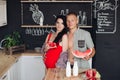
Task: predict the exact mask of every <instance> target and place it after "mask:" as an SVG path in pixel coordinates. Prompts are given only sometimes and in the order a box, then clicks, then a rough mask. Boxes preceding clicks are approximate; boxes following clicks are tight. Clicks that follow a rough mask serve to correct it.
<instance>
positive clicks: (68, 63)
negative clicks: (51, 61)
mask: <svg viewBox="0 0 120 80" xmlns="http://www.w3.org/2000/svg"><path fill="white" fill-rule="evenodd" d="M70 76H71V66H70V62H69V61H68V62H67V66H66V77H70Z"/></svg>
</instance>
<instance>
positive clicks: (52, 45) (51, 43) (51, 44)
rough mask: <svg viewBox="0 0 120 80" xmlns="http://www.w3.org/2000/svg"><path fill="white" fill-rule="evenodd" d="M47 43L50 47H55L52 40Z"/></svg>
mask: <svg viewBox="0 0 120 80" xmlns="http://www.w3.org/2000/svg"><path fill="white" fill-rule="evenodd" d="M48 45H49V46H50V47H56V43H54V42H48Z"/></svg>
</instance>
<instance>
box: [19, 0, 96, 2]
mask: <svg viewBox="0 0 120 80" xmlns="http://www.w3.org/2000/svg"><path fill="white" fill-rule="evenodd" d="M93 1H94V0H74V1H73V0H21V2H93Z"/></svg>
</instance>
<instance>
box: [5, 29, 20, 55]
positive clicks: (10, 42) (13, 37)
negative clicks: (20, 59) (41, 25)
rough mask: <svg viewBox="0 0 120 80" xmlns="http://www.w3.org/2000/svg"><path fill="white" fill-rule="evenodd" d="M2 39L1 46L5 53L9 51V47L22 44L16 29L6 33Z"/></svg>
mask: <svg viewBox="0 0 120 80" xmlns="http://www.w3.org/2000/svg"><path fill="white" fill-rule="evenodd" d="M4 39H5V41H4V43H3V46H4V48H5V52H6V53H10V49H12V47H14V46H20V45H21V44H22V41H21V36H20V33H19V32H17V31H16V32H13V33H12V34H9V35H6V36H5V38H4Z"/></svg>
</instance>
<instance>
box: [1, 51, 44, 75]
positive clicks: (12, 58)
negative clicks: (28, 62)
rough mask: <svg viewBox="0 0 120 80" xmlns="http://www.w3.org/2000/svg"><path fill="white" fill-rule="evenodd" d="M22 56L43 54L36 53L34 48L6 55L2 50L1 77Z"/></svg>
mask: <svg viewBox="0 0 120 80" xmlns="http://www.w3.org/2000/svg"><path fill="white" fill-rule="evenodd" d="M21 56H42V54H40V53H36V52H34V51H33V50H28V51H25V52H23V53H16V54H13V55H5V54H4V53H3V52H2V51H0V77H2V76H3V75H4V74H5V73H6V72H7V71H8V70H9V68H10V67H11V66H12V65H13V64H14V63H15V62H16V60H18V59H19V57H21Z"/></svg>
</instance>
